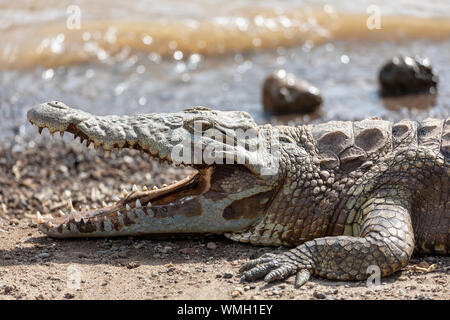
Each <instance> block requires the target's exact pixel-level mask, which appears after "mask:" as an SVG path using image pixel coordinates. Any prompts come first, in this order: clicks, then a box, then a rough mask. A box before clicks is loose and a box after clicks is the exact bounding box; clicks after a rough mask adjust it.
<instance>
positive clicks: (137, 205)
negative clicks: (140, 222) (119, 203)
mask: <svg viewBox="0 0 450 320" xmlns="http://www.w3.org/2000/svg"><path fill="white" fill-rule="evenodd" d="M141 207H142V204H141V201H140V200H139V199H137V200H136V208H141Z"/></svg>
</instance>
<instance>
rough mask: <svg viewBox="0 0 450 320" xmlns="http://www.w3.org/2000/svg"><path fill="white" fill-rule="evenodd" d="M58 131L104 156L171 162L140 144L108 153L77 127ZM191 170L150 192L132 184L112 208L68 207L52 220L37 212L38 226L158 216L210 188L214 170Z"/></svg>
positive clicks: (196, 166) (99, 143)
mask: <svg viewBox="0 0 450 320" xmlns="http://www.w3.org/2000/svg"><path fill="white" fill-rule="evenodd" d="M30 122H31V123H32V124H33V125H35V124H34V123H33V121H31V120H30ZM44 128H47V129H48V130H49V132H50V134H52V135H53V134H54V133H55V131H54V132H52V131H50V128H48V127H47V126H43V127H42V126H38V130H39V133H42V130H43V129H44ZM59 132H60V135H61V137H63V136H64V133H65V132H70V133H72V134H73V138H74V139H76V138H77V137H79V138H80V143H83V142H84V141H86V142H87V143H86V146H87V147H89V146H90V145H91V144H94V147H95V149H96V150H97V149H98V148H100V147H101V148H103V149H104V152H105V155H106V156H108V154H109V152H111V151H113V150H114V149H116V150H120V149H122V148H131V149H136V150H140V151H141V153H147V154H149V155H150V156H151V157H152V158H156V159H159V160H160V162H161V161H162V162H164V161H166V162H168V163H172V161H171V160H170V159H167V158H164V157H160V156H159V154H157V153H156V154H155V153H152V152H151V151H150V150H148V149H146V148H143V147H142V146H141V145H139V143H136V144H130V143H129V142H125V143H123V144H115V145H114V146H113V148H112V149H111V150H107V149H106V148H105V146H104V145H103V144H102V142H101V141H95V140H92V139H91V138H90V137H89V136H88V135H87V134H85V133H84V132H83V131H82V130H80V129H79V128H78V127H77V126H76V124H70V125H68V126H67V128H66V129H64V130H62V131H59ZM183 165H185V164H183ZM192 167H193V168H194V169H196V172H195V173H193V174H191V175H189V176H188V177H186V178H184V179H182V180H180V181H177V182H174V183H173V184H170V185H163V187H162V188H158V187H156V186H155V187H153V188H152V189H148V188H147V187H146V186H143V187H141V188H138V187H137V186H136V185H133V188H132V190H130V191H127V190H123V192H122V194H121V195H120V197H115V198H116V201H115V203H113V204H112V205H106V204H104V205H103V206H102V207H101V208H95V207H94V208H85V209H84V210H82V209H80V210H78V211H77V210H75V209H74V208H73V207H72V205H71V204H70V205H69V209H70V212H69V213H67V214H64V213H63V212H62V211H60V212H59V216H57V217H53V218H51V219H44V218H43V217H42V216H41V215H40V213H37V220H38V223H39V224H40V225H41V227H46V228H57V227H59V226H62V225H68V224H70V223H77V224H79V223H80V222H81V223H83V222H84V223H85V224H87V223H88V222H92V223H96V222H99V221H102V220H108V221H112V220H114V219H116V220H121V221H123V223H124V224H126V223H127V217H128V214H130V213H133V212H134V213H136V212H139V213H140V214H143V215H147V216H149V217H157V215H158V214H159V215H161V214H162V213H161V211H163V210H158V209H159V208H164V206H167V205H169V204H171V205H177V204H181V203H182V202H183V201H185V200H188V199H192V198H194V197H196V196H199V195H202V194H204V193H206V192H207V191H208V190H209V189H210V186H211V176H212V174H213V171H214V167H213V166H210V167H206V166H203V165H192Z"/></svg>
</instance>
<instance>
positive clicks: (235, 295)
mask: <svg viewBox="0 0 450 320" xmlns="http://www.w3.org/2000/svg"><path fill="white" fill-rule="evenodd" d="M240 295H241V292H240V291H238V290H234V291H233V292H231V296H232V297H233V298H237V297H239V296H240Z"/></svg>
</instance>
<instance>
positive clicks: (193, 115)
mask: <svg viewBox="0 0 450 320" xmlns="http://www.w3.org/2000/svg"><path fill="white" fill-rule="evenodd" d="M27 118H28V120H29V121H30V122H31V123H32V124H34V125H36V126H38V127H39V131H42V129H43V128H45V127H46V128H48V130H49V131H50V133H52V134H53V133H54V132H57V131H59V132H60V133H61V135H63V133H64V132H71V133H73V134H74V136H75V137H77V136H79V137H80V141H81V142H83V141H84V140H86V141H87V146H89V145H90V144H91V143H92V144H94V146H95V148H96V149H97V148H99V147H102V148H103V149H104V150H105V151H107V152H109V151H111V150H113V149H121V148H133V149H137V150H140V151H141V152H145V153H148V154H150V155H152V156H153V157H157V158H159V159H161V160H166V161H168V162H169V163H172V162H174V163H176V164H185V165H190V166H199V167H202V166H205V165H206V166H207V165H211V164H213V163H215V164H220V163H225V162H226V163H229V162H228V161H229V160H230V159H231V161H233V162H234V163H239V161H241V162H240V164H243V165H245V166H247V167H248V168H249V169H250V170H251V171H253V172H255V173H257V174H260V173H261V172H260V171H261V169H263V168H264V166H266V165H267V160H268V159H272V155H271V154H269V153H267V152H266V151H267V150H266V147H265V146H264V147H263V148H259V149H258V150H257V151H256V152H255V151H251V150H247V149H246V148H245V145H246V144H252V143H254V144H258V143H259V142H260V141H262V140H264V138H263V139H261V136H260V133H264V130H260V128H259V127H258V126H257V125H256V123H255V122H254V121H253V119H252V118H251V117H250V115H248V113H246V112H238V111H227V112H224V111H214V110H210V109H208V108H204V107H194V108H190V109H187V110H185V111H182V112H176V113H152V114H145V115H135V116H94V115H91V114H89V113H87V112H84V111H81V110H77V109H73V108H70V107H68V106H67V105H65V104H64V103H62V102H57V101H52V102H47V103H42V104H40V105H37V106H35V107H33V108H31V109H30V110H29V111H28V113H27ZM217 134H219V135H221V136H219V137H217ZM239 134H243V136H241V137H240V136H239ZM246 135H247V136H246ZM248 136H250V138H249V139H247V138H245V137H248ZM242 137H244V138H242ZM243 139H247V140H246V141H245V142H244V143H242V142H243ZM230 141H231V144H230ZM247 142H249V143H247ZM263 142H264V141H263ZM239 143H241V144H240V145H239ZM208 150H209V151H211V150H214V152H213V154H214V156H213V157H209V158H208V156H209V155H210V153H208V152H207V151H208ZM261 151H262V152H263V154H261ZM186 155H187V156H186ZM198 155H200V156H198ZM272 160H273V159H272ZM275 160H276V159H275Z"/></svg>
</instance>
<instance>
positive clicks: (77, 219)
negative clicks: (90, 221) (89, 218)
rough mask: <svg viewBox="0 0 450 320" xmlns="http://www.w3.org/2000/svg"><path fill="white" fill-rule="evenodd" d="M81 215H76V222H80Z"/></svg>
mask: <svg viewBox="0 0 450 320" xmlns="http://www.w3.org/2000/svg"><path fill="white" fill-rule="evenodd" d="M80 220H81V216H80V215H79V214H76V215H75V222H80Z"/></svg>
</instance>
